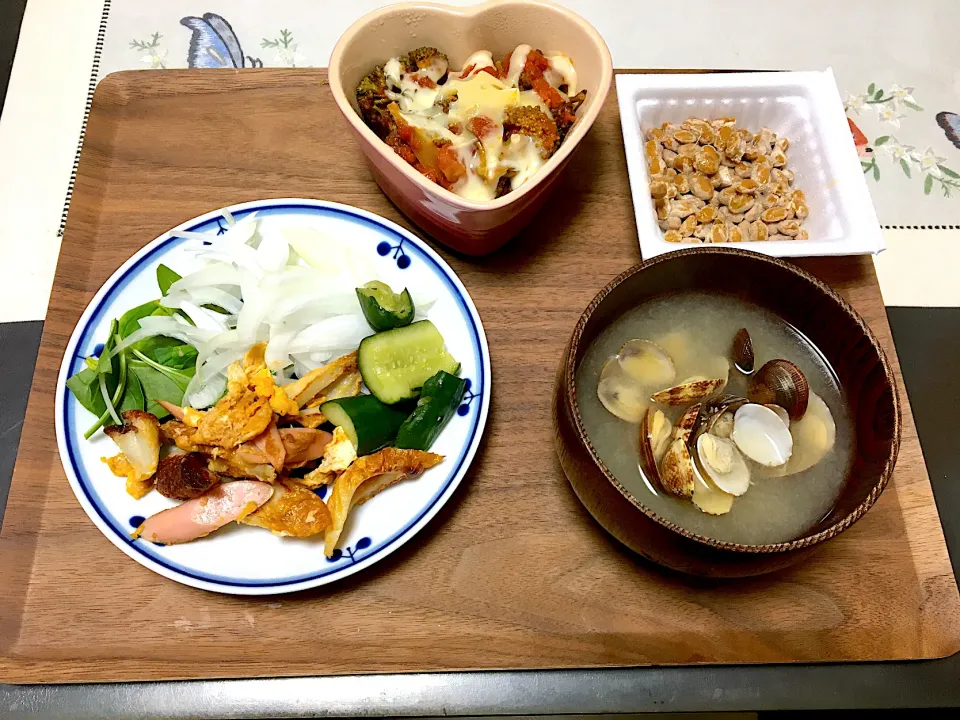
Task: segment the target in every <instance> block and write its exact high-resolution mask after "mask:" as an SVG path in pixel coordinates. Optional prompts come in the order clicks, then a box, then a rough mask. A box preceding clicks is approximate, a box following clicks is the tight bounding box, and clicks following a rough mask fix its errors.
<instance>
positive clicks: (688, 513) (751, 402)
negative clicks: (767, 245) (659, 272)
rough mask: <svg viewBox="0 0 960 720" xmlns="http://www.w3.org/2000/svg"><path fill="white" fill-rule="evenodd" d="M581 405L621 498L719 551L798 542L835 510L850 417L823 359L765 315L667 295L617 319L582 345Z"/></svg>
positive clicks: (848, 449) (709, 299) (849, 450)
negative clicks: (622, 491) (728, 546)
mask: <svg viewBox="0 0 960 720" xmlns="http://www.w3.org/2000/svg"><path fill="white" fill-rule="evenodd" d="M742 330H745V331H746V333H745V334H744V333H742V332H741V331H742ZM738 332H740V333H741V335H740V337H739V338H738V343H737V344H735V343H734V338H736V337H737V336H738ZM745 337H748V338H749V345H750V346H752V356H753V357H752V363H747V362H746V359H748V358H744V357H741V356H742V355H744V354H745V351H744V347H743V346H744V342H743V341H744V339H745ZM738 353H739V355H738V357H737V358H736V360H735V358H734V355H735V354H738ZM771 361H775V362H771ZM738 362H739V365H741V366H742V367H741V366H738ZM791 383H792V384H791ZM804 385H805V387H803V386H804ZM577 399H578V405H579V408H580V414H581V418H582V420H583V425H584V428H585V429H586V432H587V435H588V437H589V439H590V442H591V443H592V445H593V447H594V449H595V450H596V452H597V454H598V455H599V457H600V459H601V460H602V461H603V463H604V464H605V465H606V466H607V468H608V469H609V470H610V472H611V473H613V475H614V476H615V477H616V478H617V479H618V480H619V481H620V483H621V484H622V485H623V486H624V487H625V488H627V490H629V491H630V492H631V493H632V494H633V495H634V496H635V497H636V498H637V499H638V500H639V501H640V502H642V503H643V504H644V505H646V506H647V507H649V508H650V509H651V510H653V511H654V512H655V513H657V514H658V515H660V516H661V517H663V518H664V519H666V520H668V521H671V522H673V523H675V524H677V525H679V526H681V527H683V528H685V529H686V530H688V531H691V532H694V533H697V534H699V535H703V536H705V537H709V538H713V539H716V540H720V541H725V542H732V543H742V544H750V545H756V544H766V543H778V542H786V541H789V540H792V539H794V538H796V537H798V536H800V535H801V534H803V533H804V532H805V531H806V530H808V529H809V528H811V527H813V526H814V525H816V524H817V523H818V522H819V521H820V520H821V519H822V518H823V517H825V516H826V515H827V514H828V513H829V512H830V510H831V509H832V507H833V506H834V504H835V502H836V500H837V497H838V495H839V493H840V490H841V487H842V485H843V482H844V479H845V478H846V476H847V473H848V471H849V469H850V465H851V463H852V458H853V430H852V427H851V419H850V417H849V413H848V410H847V406H846V402H845V400H844V398H843V394H842V392H841V389H840V387H839V384H838V382H837V379H836V376H835V374H834V373H833V371H832V369H831V368H830V367H829V365H828V364H827V362H826V360H825V358H824V357H823V356H822V355H821V354H820V353H819V352H818V351H817V349H816V348H815V347H814V346H813V345H812V344H811V343H810V341H809V340H807V338H805V337H804V336H803V335H802V334H801V333H799V332H798V331H797V330H796V329H795V328H793V327H791V326H790V325H788V324H787V323H786V322H784V321H783V320H782V319H780V318H779V317H777V316H776V315H774V314H773V313H771V312H769V311H767V310H765V309H763V308H760V307H757V306H754V305H750V304H745V303H743V302H742V301H740V300H737V299H735V298H732V297H728V296H725V295H718V294H709V293H678V294H671V295H666V296H663V297H660V298H656V299H654V300H651V301H649V302H646V303H644V304H642V305H640V306H639V307H636V308H634V309H633V310H631V311H629V312H628V313H626V314H624V315H623V316H622V317H620V318H618V319H617V320H616V321H615V322H614V323H612V324H611V325H610V327H608V328H607V329H606V330H604V331H603V332H602V333H601V334H600V335H599V336H598V337H597V338H596V340H595V341H594V342H593V343H592V345H591V346H590V347H589V348H587V350H586V353H585V355H584V358H583V361H582V363H581V364H580V367H579V369H578V371H577ZM614 413H616V414H614ZM644 443H646V445H645V449H646V451H647V452H646V455H644V452H643V451H642V448H643V447H644ZM651 463H652V467H651Z"/></svg>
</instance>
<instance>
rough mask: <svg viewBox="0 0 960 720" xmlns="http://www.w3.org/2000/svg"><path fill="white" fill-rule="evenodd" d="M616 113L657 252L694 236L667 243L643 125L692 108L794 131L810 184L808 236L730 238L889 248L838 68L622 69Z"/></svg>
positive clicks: (765, 246) (646, 254)
mask: <svg viewBox="0 0 960 720" xmlns="http://www.w3.org/2000/svg"><path fill="white" fill-rule="evenodd" d="M617 96H618V98H619V103H620V123H621V126H622V128H623V143H624V147H625V150H626V156H627V170H628V173H629V176H630V188H631V192H632V194H633V208H634V212H635V213H636V217H637V234H638V235H639V238H640V254H641V255H642V256H643V258H644V259H649V258H652V257H654V256H656V255H661V254H663V253H665V252H670V251H672V250H680V249H683V248H685V247H694V246H695V245H694V244H693V243H690V244H688V243H668V242H666V241H665V240H664V239H663V233H662V232H661V230H660V227H659V226H658V225H657V217H656V213H655V212H654V208H653V201H652V200H651V199H650V187H649V185H650V174H649V172H648V170H647V163H646V158H645V155H644V152H643V141H644V135H645V133H646V131H647V130H649V129H650V128H653V127H659V126H660V125H661V124H662V123H664V122H673V123H680V122H683V121H684V120H686V119H687V118H690V117H697V118H706V119H712V118H716V117H723V116H729V117H735V118H737V125H738V126H739V127H745V128H747V129H749V130H752V131H754V132H756V131H758V130H759V129H760V128H761V127H764V126H765V127H768V128H770V129H771V130H773V131H774V132H775V133H777V135H781V136H785V137H787V138H789V140H790V149H789V150H788V151H787V166H788V167H789V168H791V169H792V170H793V171H794V173H795V175H796V178H795V183H794V185H795V187H796V188H798V189H800V190H803V191H804V193H805V194H806V198H807V204H808V205H809V207H810V215H809V217H808V218H807V219H806V220H805V221H804V224H803V227H804V228H806V229H807V231H808V232H809V233H810V239H809V240H791V241H777V242H741V243H724V244H726V245H735V246H737V247H741V248H744V249H748V250H753V251H755V252H760V253H764V254H767V255H773V256H775V257H806V256H811V255H866V254H876V253H879V252H881V251H882V250H883V249H884V248H885V244H884V240H883V235H882V233H881V232H880V224H879V223H878V222H877V214H876V211H875V210H874V208H873V202H872V201H871V199H870V192H869V190H868V189H867V183H866V180H864V177H863V171H862V169H861V167H860V161H859V158H858V157H857V153H856V149H855V147H854V144H853V141H852V140H851V136H850V128H849V125H848V124H847V118H846V115H845V114H844V111H843V103H842V102H841V100H840V93H839V91H838V90H837V83H836V80H835V79H834V77H833V71H832V70H831V69H829V68H828V69H827V70H825V71H823V72H755V73H705V74H648V75H625V74H624V75H617Z"/></svg>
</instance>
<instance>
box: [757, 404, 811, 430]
mask: <svg viewBox="0 0 960 720" xmlns="http://www.w3.org/2000/svg"><path fill="white" fill-rule="evenodd" d="M764 407H765V408H770V409H771V410H773V411H774V412H775V413H776V414H777V417H778V418H780V419H781V420H783V424H784V425H786V426H787V427H788V428H789V427H790V413H788V412H787V411H786V410H784V409H783V408H782V407H780V406H779V405H775V404H774V403H767V404H765V405H764ZM807 409H808V410H809V409H810V405H809V404H808V405H807Z"/></svg>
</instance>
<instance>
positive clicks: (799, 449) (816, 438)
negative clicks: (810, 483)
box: [776, 392, 837, 476]
mask: <svg viewBox="0 0 960 720" xmlns="http://www.w3.org/2000/svg"><path fill="white" fill-rule="evenodd" d="M790 434H791V435H792V436H793V455H792V456H791V457H790V461H789V462H788V463H787V464H786V465H784V466H783V468H782V469H781V470H782V471H781V472H779V473H776V474H777V475H780V476H782V475H793V474H795V473H799V472H803V471H804V470H809V469H810V468H812V467H813V466H814V465H816V464H817V463H819V462H820V461H821V460H823V458H824V456H826V454H827V453H828V452H830V451H831V450H832V449H833V446H834V445H835V444H836V441H837V425H836V423H835V421H834V419H833V414H832V413H831V412H830V408H829V407H827V404H826V403H825V402H824V401H823V398H821V397H820V396H819V395H817V394H816V393H813V392H811V393H810V403H809V404H808V405H807V412H806V413H804V415H803V417H802V418H800V419H799V420H795V421H794V422H793V423H791V425H790Z"/></svg>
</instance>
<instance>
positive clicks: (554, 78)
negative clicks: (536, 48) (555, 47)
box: [543, 53, 577, 95]
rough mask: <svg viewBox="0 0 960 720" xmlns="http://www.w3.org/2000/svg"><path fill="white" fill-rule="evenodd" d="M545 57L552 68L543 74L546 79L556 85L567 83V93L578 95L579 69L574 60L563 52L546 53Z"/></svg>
mask: <svg viewBox="0 0 960 720" xmlns="http://www.w3.org/2000/svg"><path fill="white" fill-rule="evenodd" d="M544 57H545V58H547V63H549V65H550V69H549V70H547V71H546V72H545V73H544V74H543V77H544V79H545V80H546V81H547V82H548V83H550V84H551V85H553V86H554V87H560V86H561V85H566V86H567V95H576V94H577V70H576V68H575V67H574V66H573V60H571V59H570V58H569V57H568V56H566V55H564V54H563V53H546V54H545V55H544Z"/></svg>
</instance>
